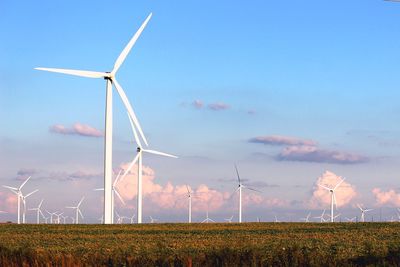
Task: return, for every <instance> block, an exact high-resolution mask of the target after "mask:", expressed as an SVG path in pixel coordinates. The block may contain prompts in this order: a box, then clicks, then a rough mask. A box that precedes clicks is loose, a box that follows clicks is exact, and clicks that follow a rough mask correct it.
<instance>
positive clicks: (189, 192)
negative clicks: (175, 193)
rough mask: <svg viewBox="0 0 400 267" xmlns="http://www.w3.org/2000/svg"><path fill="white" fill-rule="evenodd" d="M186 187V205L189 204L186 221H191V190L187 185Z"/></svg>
mask: <svg viewBox="0 0 400 267" xmlns="http://www.w3.org/2000/svg"><path fill="white" fill-rule="evenodd" d="M186 189H187V192H188V193H187V195H186V196H187V197H188V201H189V203H188V205H189V214H188V222H189V223H192V191H191V190H189V187H188V186H187V185H186Z"/></svg>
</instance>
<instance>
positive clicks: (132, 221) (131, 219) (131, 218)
mask: <svg viewBox="0 0 400 267" xmlns="http://www.w3.org/2000/svg"><path fill="white" fill-rule="evenodd" d="M135 216H136V215H135V214H133V216H132V217H130V218H129V219H130V221H131V224H133V223H135V221H134V219H135Z"/></svg>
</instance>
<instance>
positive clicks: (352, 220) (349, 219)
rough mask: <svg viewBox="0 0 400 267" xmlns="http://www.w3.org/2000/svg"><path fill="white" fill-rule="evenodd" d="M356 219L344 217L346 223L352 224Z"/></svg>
mask: <svg viewBox="0 0 400 267" xmlns="http://www.w3.org/2000/svg"><path fill="white" fill-rule="evenodd" d="M356 219H357V217H355V216H354V217H353V218H347V217H346V220H347V221H348V222H354V221H355V220H356Z"/></svg>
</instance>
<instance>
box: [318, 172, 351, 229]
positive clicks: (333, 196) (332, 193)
mask: <svg viewBox="0 0 400 267" xmlns="http://www.w3.org/2000/svg"><path fill="white" fill-rule="evenodd" d="M345 179H346V178H344V179H341V181H340V182H339V183H337V184H336V186H335V187H334V188H329V187H327V186H325V185H322V184H318V185H319V186H321V187H322V188H325V189H326V190H328V191H329V192H330V193H331V216H330V217H331V222H334V220H335V219H334V218H335V217H334V216H333V205H335V207H336V209H337V203H336V196H335V190H336V189H337V188H338V187H339V186H340V184H341V183H343V181H344V180H345Z"/></svg>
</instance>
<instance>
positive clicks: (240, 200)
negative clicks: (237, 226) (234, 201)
mask: <svg viewBox="0 0 400 267" xmlns="http://www.w3.org/2000/svg"><path fill="white" fill-rule="evenodd" d="M235 170H236V174H237V179H238V188H237V189H236V191H235V192H237V191H239V223H241V222H242V188H246V189H248V190H252V191H256V192H259V193H261V191H258V190H256V189H253V188H250V187H248V186H245V185H243V184H242V181H241V180H240V176H239V171H238V168H237V166H236V164H235Z"/></svg>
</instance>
